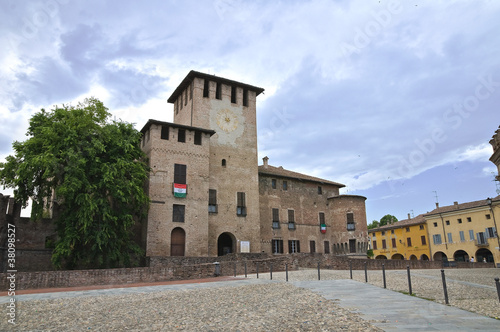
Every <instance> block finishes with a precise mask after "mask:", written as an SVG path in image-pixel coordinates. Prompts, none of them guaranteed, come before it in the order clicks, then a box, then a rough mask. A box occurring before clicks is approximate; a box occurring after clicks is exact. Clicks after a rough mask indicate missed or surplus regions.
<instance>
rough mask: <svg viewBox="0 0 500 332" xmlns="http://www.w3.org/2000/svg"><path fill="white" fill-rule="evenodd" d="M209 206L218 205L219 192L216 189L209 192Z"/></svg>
mask: <svg viewBox="0 0 500 332" xmlns="http://www.w3.org/2000/svg"><path fill="white" fill-rule="evenodd" d="M208 204H209V205H217V190H215V189H209V190H208Z"/></svg>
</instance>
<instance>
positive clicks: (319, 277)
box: [318, 262, 321, 280]
mask: <svg viewBox="0 0 500 332" xmlns="http://www.w3.org/2000/svg"><path fill="white" fill-rule="evenodd" d="M319 267H320V263H319V262H318V280H321V276H320V272H319Z"/></svg>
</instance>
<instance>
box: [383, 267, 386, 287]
mask: <svg viewBox="0 0 500 332" xmlns="http://www.w3.org/2000/svg"><path fill="white" fill-rule="evenodd" d="M382 278H383V279H384V288H387V284H386V283H385V264H382Z"/></svg>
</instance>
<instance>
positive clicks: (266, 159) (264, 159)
mask: <svg viewBox="0 0 500 332" xmlns="http://www.w3.org/2000/svg"><path fill="white" fill-rule="evenodd" d="M262 160H263V161H264V168H267V166H269V164H268V161H269V157H268V156H265V157H264V158H262Z"/></svg>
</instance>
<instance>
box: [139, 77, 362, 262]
mask: <svg viewBox="0 0 500 332" xmlns="http://www.w3.org/2000/svg"><path fill="white" fill-rule="evenodd" d="M263 91H264V89H262V88H259V87H256V86H252V85H249V84H245V83H241V82H237V81H233V80H229V79H226V78H222V77H218V76H214V75H208V74H205V73H200V72H196V71H190V72H189V73H188V75H187V76H186V77H185V78H184V80H183V81H182V82H181V83H180V84H179V86H178V87H177V88H176V89H175V91H174V92H173V93H172V95H171V96H170V98H169V99H168V102H169V103H172V104H173V105H174V121H173V123H171V122H163V121H158V120H149V121H148V122H147V123H146V124H145V126H144V127H143V128H142V130H141V132H142V133H143V140H142V149H143V151H144V152H145V153H146V155H147V156H148V158H149V166H150V168H151V174H150V178H149V182H148V185H147V187H146V190H147V193H148V195H149V197H150V199H151V206H150V210H149V215H148V220H147V222H146V223H144V224H143V228H142V245H143V246H144V249H145V251H146V256H147V257H158V256H217V255H219V256H220V255H224V254H227V253H260V252H266V253H270V254H281V253H283V254H286V253H295V252H309V253H315V252H318V253H325V254H341V255H352V256H359V257H366V251H367V249H368V234H367V223H366V211H365V200H366V198H365V197H362V196H356V195H339V189H340V188H342V187H344V185H343V184H340V183H336V182H333V181H328V180H324V179H320V178H316V177H313V176H309V175H305V174H301V173H296V172H293V171H289V170H286V169H284V168H282V167H274V166H271V165H269V162H268V158H267V157H265V158H264V161H263V165H261V166H258V160H257V121H256V99H257V97H258V96H259V94H261V93H262V92H263Z"/></svg>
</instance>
